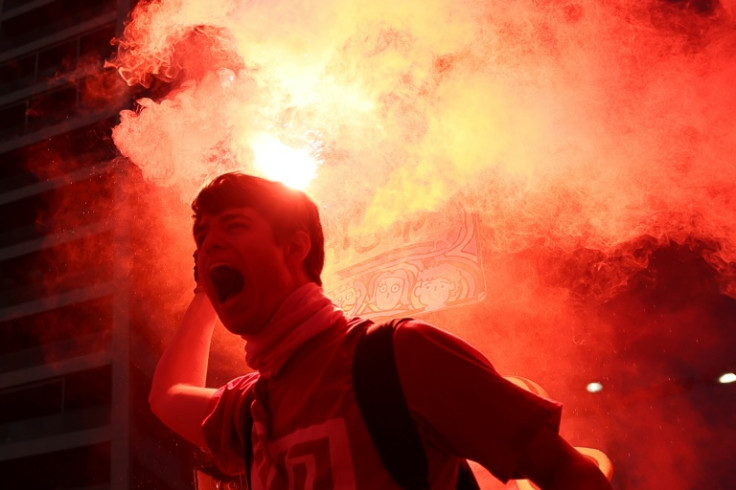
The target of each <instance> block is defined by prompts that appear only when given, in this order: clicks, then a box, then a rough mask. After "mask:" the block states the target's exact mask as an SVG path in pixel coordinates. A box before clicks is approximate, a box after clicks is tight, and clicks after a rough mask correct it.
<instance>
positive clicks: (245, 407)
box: [241, 380, 260, 488]
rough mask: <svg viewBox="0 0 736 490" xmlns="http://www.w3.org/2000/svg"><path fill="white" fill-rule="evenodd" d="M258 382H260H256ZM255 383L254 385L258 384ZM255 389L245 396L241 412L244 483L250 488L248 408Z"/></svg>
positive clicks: (250, 435) (251, 449)
mask: <svg viewBox="0 0 736 490" xmlns="http://www.w3.org/2000/svg"><path fill="white" fill-rule="evenodd" d="M258 381H260V380H258ZM258 381H256V383H258ZM255 388H256V387H255V386H253V387H252V388H251V389H250V390H249V391H248V393H247V394H246V395H245V399H244V401H243V411H242V425H241V427H242V428H243V430H242V437H243V459H244V461H245V483H246V484H247V485H248V487H247V488H250V487H251V486H250V471H251V465H252V463H253V415H252V414H251V413H250V407H251V405H253V401H254V400H255V399H256V389H255Z"/></svg>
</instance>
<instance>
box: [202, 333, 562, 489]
mask: <svg viewBox="0 0 736 490" xmlns="http://www.w3.org/2000/svg"><path fill="white" fill-rule="evenodd" d="M360 322H361V320H360V319H354V320H351V321H350V322H349V324H348V325H347V326H345V327H344V328H339V329H329V330H327V331H325V332H323V333H321V334H319V335H317V336H316V337H314V338H312V339H310V340H309V341H307V342H306V343H305V344H304V346H302V347H301V348H300V349H299V350H298V351H297V352H296V353H295V354H294V355H293V356H292V358H291V359H290V360H289V361H287V364H286V365H284V367H283V368H282V369H281V371H280V372H279V373H278V374H277V375H275V376H273V377H270V378H263V379H260V381H258V380H259V376H258V374H256V373H252V374H249V375H246V376H243V377H240V378H236V379H234V380H232V381H231V382H230V383H228V384H227V385H226V386H224V387H222V388H221V389H220V390H219V391H218V392H217V394H216V396H215V400H214V401H213V405H212V410H211V412H210V414H209V415H208V417H207V418H206V419H205V421H204V423H203V431H204V434H205V438H206V440H207V442H208V446H209V449H210V451H211V452H212V453H213V455H214V456H215V461H216V463H217V464H218V466H219V467H220V468H221V469H222V470H223V471H225V472H226V473H229V474H237V473H241V472H242V471H243V464H244V463H243V454H244V449H243V448H244V446H243V441H242V437H241V432H242V430H241V429H242V428H241V427H239V424H240V413H241V410H242V409H243V400H244V397H245V393H246V392H247V391H248V390H251V389H254V387H255V386H256V381H258V388H257V389H256V400H255V402H254V403H253V405H252V407H251V413H252V416H253V433H252V446H253V466H252V470H251V480H252V487H253V488H254V489H269V490H282V489H283V490H286V489H310V488H311V489H319V490H322V489H331V488H334V489H339V490H348V489H399V488H400V487H398V486H397V485H396V484H395V483H394V482H393V480H391V477H390V475H389V474H388V473H387V472H386V470H385V469H384V468H383V465H382V463H381V461H380V457H379V455H378V453H377V451H376V449H375V447H374V446H373V443H372V442H371V439H370V435H369V434H368V430H367V428H366V427H365V424H364V422H363V418H362V416H361V415H360V412H359V408H358V406H357V404H356V401H355V394H354V391H353V385H352V370H351V366H352V359H353V351H354V349H355V345H356V342H357V340H358V337H359V336H358V333H359V329H360V328H362V327H358V326H357V325H358V324H359V323H360ZM394 351H395V356H396V363H397V369H398V372H399V379H400V381H401V385H402V388H403V390H404V396H405V398H406V401H407V404H408V406H409V410H410V412H411V414H412V416H413V418H414V421H415V423H416V425H417V429H418V430H419V433H420V435H421V436H422V439H423V440H424V441H425V448H426V453H427V460H428V463H429V480H430V484H431V488H432V489H433V490H434V489H437V490H439V489H443V490H444V489H454V488H455V483H456V480H457V468H458V462H459V459H458V458H460V457H462V458H467V459H471V460H473V461H477V462H478V463H480V464H482V465H483V466H485V467H486V468H487V469H488V470H489V471H490V472H491V473H493V474H494V475H495V476H496V477H497V478H499V479H500V480H502V481H506V480H508V479H510V478H512V477H513V476H514V472H515V470H516V468H517V466H518V464H519V460H520V458H521V456H522V454H523V452H524V449H525V447H526V445H527V444H528V443H529V442H530V441H531V440H532V439H533V438H534V436H535V435H536V434H537V432H538V431H539V430H540V429H541V428H542V427H544V426H549V427H551V428H553V429H554V430H557V429H558V427H559V421H560V412H561V407H560V405H559V404H558V403H556V402H552V401H550V400H546V399H543V398H540V397H538V396H536V395H534V394H532V393H529V392H527V391H525V390H523V389H521V388H519V387H517V386H515V385H513V384H512V383H510V382H508V381H506V380H505V379H503V377H502V376H500V375H499V374H498V373H497V372H496V371H495V370H494V369H493V367H492V366H491V364H490V363H489V362H488V360H487V359H486V358H485V357H484V356H483V355H482V354H481V353H480V352H478V351H477V350H475V349H474V348H473V347H471V346H470V345H468V344H467V343H465V342H464V341H462V340H460V339H459V338H457V337H455V336H453V335H451V334H448V333H446V332H444V331H442V330H439V329H437V328H435V327H432V326H430V325H427V324H425V323H422V322H419V321H416V320H412V321H409V322H404V323H403V324H402V325H401V326H400V327H398V328H397V330H396V333H395V335H394Z"/></svg>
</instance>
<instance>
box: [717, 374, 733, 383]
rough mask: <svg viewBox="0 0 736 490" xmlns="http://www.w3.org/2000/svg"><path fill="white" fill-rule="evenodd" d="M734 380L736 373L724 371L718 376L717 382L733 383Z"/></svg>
mask: <svg viewBox="0 0 736 490" xmlns="http://www.w3.org/2000/svg"><path fill="white" fill-rule="evenodd" d="M734 381H736V373H724V374H722V375H721V377H720V378H718V382H719V383H722V384H726V383H733V382H734Z"/></svg>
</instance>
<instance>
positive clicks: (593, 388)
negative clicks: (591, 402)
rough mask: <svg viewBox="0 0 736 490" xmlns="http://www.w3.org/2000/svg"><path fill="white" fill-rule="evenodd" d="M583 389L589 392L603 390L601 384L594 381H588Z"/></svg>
mask: <svg viewBox="0 0 736 490" xmlns="http://www.w3.org/2000/svg"><path fill="white" fill-rule="evenodd" d="M585 389H586V390H588V392H589V393H598V392H599V391H601V390H603V385H602V384H600V383H599V382H597V381H594V382H593V383H588V386H586V387H585Z"/></svg>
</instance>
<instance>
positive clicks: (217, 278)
mask: <svg viewBox="0 0 736 490" xmlns="http://www.w3.org/2000/svg"><path fill="white" fill-rule="evenodd" d="M210 281H211V282H212V287H213V288H214V289H215V294H216V295H217V300H218V301H219V302H220V304H222V303H224V302H225V301H227V300H228V299H230V298H232V297H233V296H235V295H237V294H238V293H239V292H240V291H242V290H243V286H244V285H245V282H244V281H243V275H242V274H241V273H240V272H239V271H238V270H237V269H234V268H232V267H230V266H227V265H218V266H215V267H213V268H212V270H210Z"/></svg>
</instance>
